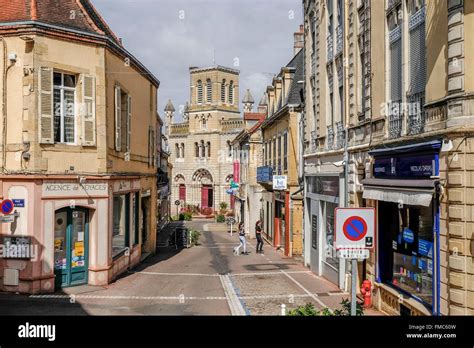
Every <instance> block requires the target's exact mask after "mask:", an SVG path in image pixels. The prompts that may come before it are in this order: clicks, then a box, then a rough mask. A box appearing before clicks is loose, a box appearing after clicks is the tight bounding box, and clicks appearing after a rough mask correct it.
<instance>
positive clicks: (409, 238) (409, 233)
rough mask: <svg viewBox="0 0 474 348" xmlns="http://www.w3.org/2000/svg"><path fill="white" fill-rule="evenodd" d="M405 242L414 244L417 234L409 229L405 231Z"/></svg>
mask: <svg viewBox="0 0 474 348" xmlns="http://www.w3.org/2000/svg"><path fill="white" fill-rule="evenodd" d="M403 240H404V241H405V242H407V243H413V241H414V240H415V234H414V233H413V231H412V230H410V229H409V228H405V229H404V230H403Z"/></svg>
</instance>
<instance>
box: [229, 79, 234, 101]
mask: <svg viewBox="0 0 474 348" xmlns="http://www.w3.org/2000/svg"><path fill="white" fill-rule="evenodd" d="M229 104H234V81H230V83H229Z"/></svg>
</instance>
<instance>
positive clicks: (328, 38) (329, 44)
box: [327, 34, 334, 62]
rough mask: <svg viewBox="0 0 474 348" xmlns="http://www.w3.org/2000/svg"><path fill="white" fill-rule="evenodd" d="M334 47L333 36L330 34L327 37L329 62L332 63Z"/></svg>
mask: <svg viewBox="0 0 474 348" xmlns="http://www.w3.org/2000/svg"><path fill="white" fill-rule="evenodd" d="M333 46H334V44H333V39H332V34H329V35H328V37H327V49H328V62H331V61H332V60H333V59H334V50H333Z"/></svg>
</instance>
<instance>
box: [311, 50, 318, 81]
mask: <svg viewBox="0 0 474 348" xmlns="http://www.w3.org/2000/svg"><path fill="white" fill-rule="evenodd" d="M316 68H317V67H316V53H314V52H313V53H311V75H315V74H316Z"/></svg>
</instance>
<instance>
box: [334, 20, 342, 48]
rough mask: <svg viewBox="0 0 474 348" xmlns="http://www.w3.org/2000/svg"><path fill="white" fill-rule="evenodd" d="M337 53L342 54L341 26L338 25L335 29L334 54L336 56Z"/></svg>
mask: <svg viewBox="0 0 474 348" xmlns="http://www.w3.org/2000/svg"><path fill="white" fill-rule="evenodd" d="M339 53H342V25H339V26H338V27H337V28H336V53H335V55H336V56H337V55H338V54H339Z"/></svg>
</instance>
